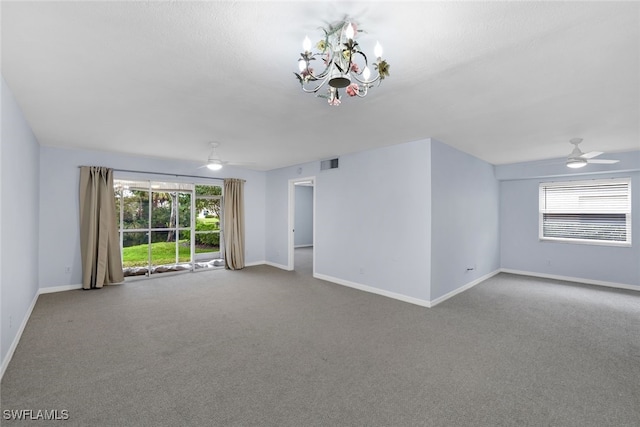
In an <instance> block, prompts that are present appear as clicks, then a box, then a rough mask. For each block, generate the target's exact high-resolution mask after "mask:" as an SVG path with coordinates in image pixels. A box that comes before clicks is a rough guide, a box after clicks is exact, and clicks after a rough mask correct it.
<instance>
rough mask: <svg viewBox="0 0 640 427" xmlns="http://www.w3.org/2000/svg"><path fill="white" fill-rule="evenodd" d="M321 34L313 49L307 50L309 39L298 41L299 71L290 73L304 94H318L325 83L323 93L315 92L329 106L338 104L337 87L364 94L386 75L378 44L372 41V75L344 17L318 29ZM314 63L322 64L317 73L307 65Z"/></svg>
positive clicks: (353, 30) (353, 29)
mask: <svg viewBox="0 0 640 427" xmlns="http://www.w3.org/2000/svg"><path fill="white" fill-rule="evenodd" d="M321 29H322V31H323V33H324V35H323V38H322V39H320V41H318V42H317V43H316V45H315V48H316V52H313V51H312V50H311V49H312V48H311V40H310V39H309V37H305V38H304V41H303V43H302V49H303V50H304V51H303V52H302V53H301V54H300V58H299V59H298V69H299V71H300V72H299V73H296V72H294V73H293V74H295V76H296V77H297V79H298V81H299V82H300V86H301V87H302V90H303V91H304V92H306V93H316V94H317V93H318V91H319V90H320V89H322V88H323V87H324V86H325V85H327V92H326V93H323V94H319V95H316V96H318V97H320V98H326V99H327V102H328V103H329V105H333V106H338V105H340V103H341V101H340V89H344V91H345V92H346V94H347V95H349V96H350V97H354V96H358V97H360V98H362V97H365V96H366V95H367V93H368V91H369V88H370V87H373V85H374V83H377V84H378V86H379V85H380V83H381V82H382V80H384V78H385V77H388V76H389V63H388V62H387V61H385V60H384V59H382V46H381V45H380V43H376V46H375V48H374V55H375V58H376V61H375V62H374V63H373V68H374V69H375V71H376V72H377V75H376V76H375V77H373V78H372V76H371V70H370V69H369V61H368V60H367V55H365V53H364V52H363V51H362V50H361V48H360V45H359V44H358V42H357V41H356V40H355V39H356V38H357V35H358V33H363V30H361V29H358V25H357V24H356V23H355V22H353V21H351V20H350V19H348V18H347V17H345V18H344V19H342V20H340V21H338V22H337V23H334V24H330V25H328V26H327V27H322V28H321ZM312 61H317V62H314V64H319V65H320V66H321V67H322V66H324V68H323V69H322V71H321V72H319V73H317V72H316V71H314V69H313V68H312V67H311V64H312Z"/></svg>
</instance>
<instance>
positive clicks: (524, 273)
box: [500, 268, 640, 292]
mask: <svg viewBox="0 0 640 427" xmlns="http://www.w3.org/2000/svg"><path fill="white" fill-rule="evenodd" d="M500 272H502V273H510V274H518V275H520V276H532V277H541V278H543V279H553V280H563V281H565V282H576V283H583V284H586V285H596V286H606V287H608V288H617V289H627V290H631V291H639V292H640V286H633V285H627V284H625V283H616V282H606V281H604V280H592V279H583V278H580V277H570V276H559V275H557V274H546V273H535V272H533V271H522V270H512V269H510V268H501V269H500Z"/></svg>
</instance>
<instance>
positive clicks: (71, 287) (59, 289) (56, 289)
mask: <svg viewBox="0 0 640 427" xmlns="http://www.w3.org/2000/svg"><path fill="white" fill-rule="evenodd" d="M74 289H82V285H65V286H50V287H47V288H40V290H39V291H38V295H40V294H50V293H53V292H63V291H72V290H74Z"/></svg>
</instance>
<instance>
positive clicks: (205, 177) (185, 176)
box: [78, 166, 228, 180]
mask: <svg viewBox="0 0 640 427" xmlns="http://www.w3.org/2000/svg"><path fill="white" fill-rule="evenodd" d="M80 168H82V166H78V169H80ZM110 169H112V170H113V171H114V172H129V173H146V174H149V175H166V176H176V177H178V176H179V177H182V178H203V179H221V180H225V179H228V178H214V177H209V176H198V175H180V174H178V173H167V172H147V171H136V170H131V169H116V168H110Z"/></svg>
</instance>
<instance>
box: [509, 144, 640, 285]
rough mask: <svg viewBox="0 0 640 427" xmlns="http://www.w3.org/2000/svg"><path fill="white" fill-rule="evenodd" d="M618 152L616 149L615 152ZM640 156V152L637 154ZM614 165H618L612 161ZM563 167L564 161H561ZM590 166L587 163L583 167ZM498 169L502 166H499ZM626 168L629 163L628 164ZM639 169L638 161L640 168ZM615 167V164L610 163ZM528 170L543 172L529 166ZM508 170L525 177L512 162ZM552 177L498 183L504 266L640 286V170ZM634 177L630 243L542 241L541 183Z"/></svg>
mask: <svg viewBox="0 0 640 427" xmlns="http://www.w3.org/2000/svg"><path fill="white" fill-rule="evenodd" d="M618 154H619V153H617V154H616V157H622V156H618ZM639 158H640V157H639ZM612 166H615V165H612ZM563 167H564V166H563ZM590 167H592V165H589V166H587V167H585V169H587V168H590ZM497 168H501V167H500V166H498V167H497ZM625 168H626V167H625ZM638 168H640V162H638V163H637V165H636V169H638ZM610 169H612V167H610ZM522 170H524V171H526V172H527V173H530V174H534V175H540V174H541V173H540V171H539V170H537V169H535V168H532V167H531V166H527V167H523V169H522ZM508 172H509V175H507V174H506V171H502V172H501V173H502V175H501V176H519V177H521V176H523V175H522V174H518V173H516V169H514V167H513V166H512V165H509V171H508ZM585 172H586V174H585V173H583V174H582V175H576V174H575V173H571V175H570V176H567V177H559V176H557V175H556V176H555V177H553V178H534V179H510V180H504V181H502V182H501V183H500V236H501V239H500V246H501V261H500V262H501V265H502V268H505V269H512V270H518V271H523V272H531V273H539V274H548V275H557V276H565V277H569V278H574V279H586V280H595V281H603V282H610V283H616V284H623V285H631V286H638V287H640V214H638V213H639V212H640V172H637V171H636V172H620V173H613V174H611V173H608V174H605V173H597V174H589V170H588V169H587V170H586V171H585ZM614 177H631V179H632V181H631V190H632V194H631V201H632V204H633V205H632V213H633V214H632V216H631V220H632V224H631V227H632V236H631V239H632V245H633V246H632V247H614V246H599V245H581V244H571V243H560V242H549V241H540V240H539V238H538V227H539V215H538V209H539V206H538V188H539V184H540V182H547V181H567V180H585V179H602V178H614Z"/></svg>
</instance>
